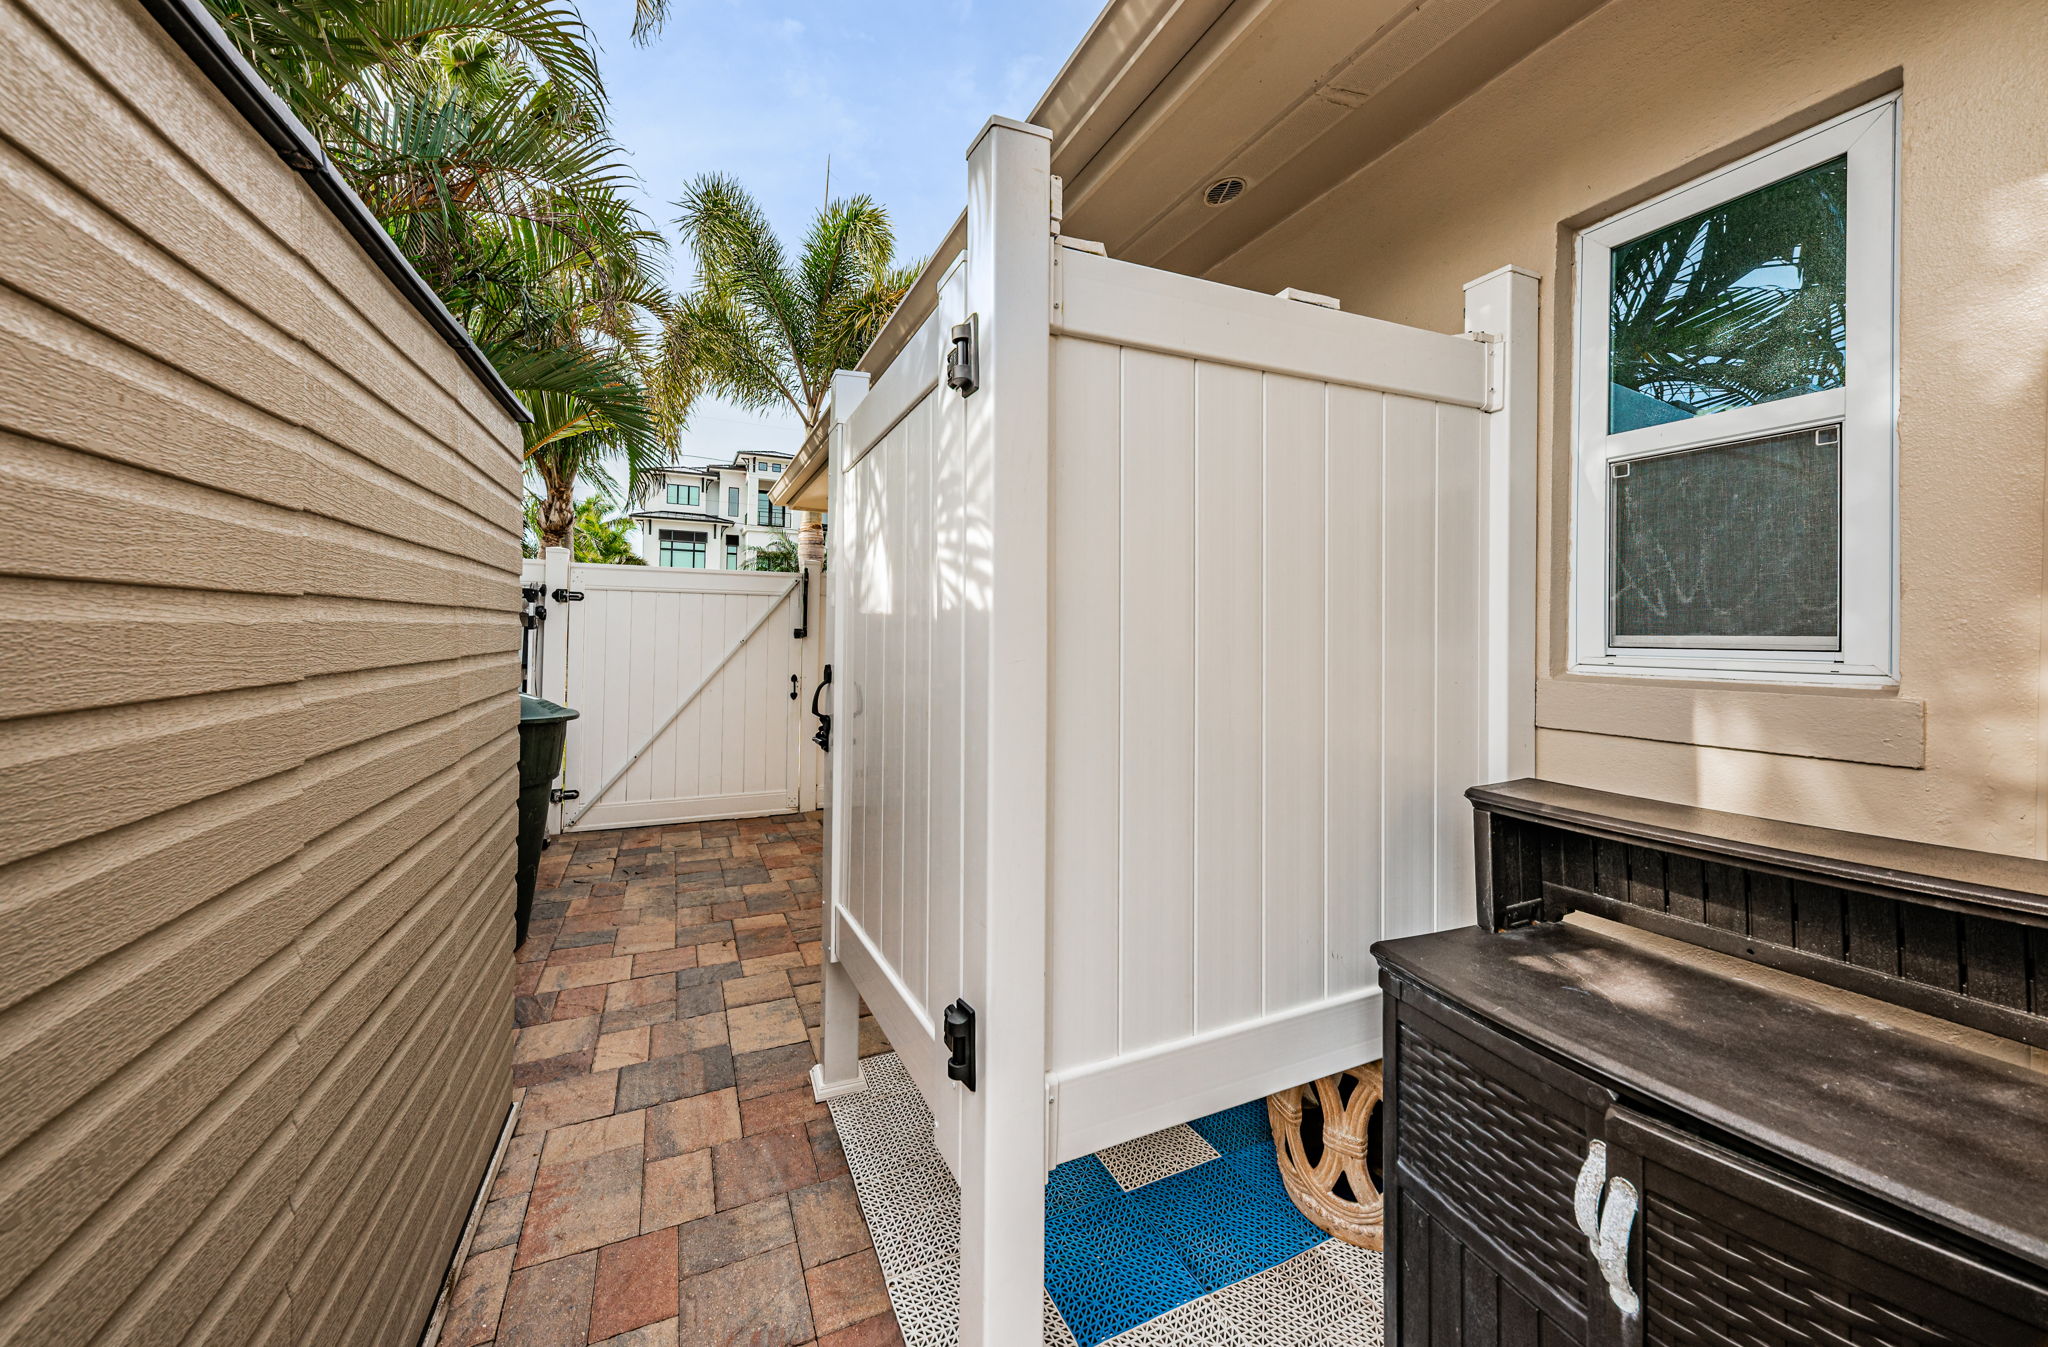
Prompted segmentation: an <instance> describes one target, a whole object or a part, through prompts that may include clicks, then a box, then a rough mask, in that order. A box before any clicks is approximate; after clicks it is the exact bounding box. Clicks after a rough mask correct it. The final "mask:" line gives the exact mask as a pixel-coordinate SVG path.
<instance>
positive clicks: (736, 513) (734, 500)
mask: <svg viewBox="0 0 2048 1347" xmlns="http://www.w3.org/2000/svg"><path fill="white" fill-rule="evenodd" d="M725 512H726V513H727V514H729V515H731V516H732V517H733V518H734V519H738V518H739V517H740V489H739V488H738V487H736V486H729V487H727V488H726V489H725Z"/></svg>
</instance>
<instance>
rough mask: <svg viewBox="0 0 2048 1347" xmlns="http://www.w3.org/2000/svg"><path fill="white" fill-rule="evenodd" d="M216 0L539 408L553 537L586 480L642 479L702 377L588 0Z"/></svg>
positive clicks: (629, 492) (538, 458)
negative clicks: (680, 366) (692, 369)
mask: <svg viewBox="0 0 2048 1347" xmlns="http://www.w3.org/2000/svg"><path fill="white" fill-rule="evenodd" d="M210 3H211V4H212V6H213V8H214V11H215V13H216V15H217V16H218V17H219V18H220V19H221V21H222V23H223V26H224V27H226V28H227V30H228V31H229V32H230V33H232V34H234V35H235V36H236V37H237V38H238V39H239V40H240V42H241V44H242V46H243V48H244V50H245V52H246V53H247V54H248V55H249V56H250V59H251V60H252V61H253V62H255V64H256V65H257V68H258V69H259V70H261V71H262V72H263V74H264V75H265V77H266V78H267V79H269V80H270V82H271V83H272V85H273V87H275V88H276V89H277V90H278V92H279V93H280V94H281V95H283V96H284V97H285V99H286V100H287V101H288V102H289V103H290V104H291V105H292V108H293V111H294V112H295V113H297V114H298V116H299V117H300V119H301V120H303V121H305V122H306V123H307V125H308V126H309V127H311V128H313V130H314V131H315V132H316V134H318V135H319V136H320V138H321V141H322V143H323V144H324V145H325V146H326V147H327V149H328V153H329V155H330V156H331V158H332V159H333V160H334V162H335V164H336V166H337V167H338V168H339V169H340V170H341V172H342V174H343V176H344V177H346V178H347V179H348V181H349V183H350V185H351V186H352V187H354V188H355V190H356V192H357V194H358V195H359V196H361V197H362V198H363V201H364V203H365V204H366V205H367V206H368V207H369V208H370V210H371V211H372V212H374V213H375V214H376V216H377V217H378V219H379V220H381V221H382V222H383V223H384V226H385V228H386V229H387V230H389V231H390V233H391V235H392V236H393V237H394V238H395V239H396V240H397V241H398V242H399V244H400V246H401V247H402V248H403V249H404V250H405V253H406V255H407V256H408V257H409V258H410V259H411V260H412V262H413V264H414V265H415V266H416V267H417V268H418V269H419V270H420V272H421V274H422V275H423V276H424V277H425V278H426V279H427V281H428V282H429V283H430V284H431V285H433V286H434V288H435V290H436V291H437V292H438V293H439V294H440V295H441V297H442V299H443V301H444V302H446V303H447V305H448V307H449V309H450V311H451V312H453V313H454V314H455V315H456V316H457V317H458V318H459V319H461V320H462V321H463V323H464V324H465V326H467V328H468V329H469V331H470V334H471V335H472V336H473V337H474V338H475V339H476V341H477V343H478V345H479V346H481V347H482V348H483V350H484V351H485V353H486V354H487V355H488V356H489V357H490V358H491V360H492V362H493V364H495V365H496V366H497V368H498V372H499V373H500V375H502V376H503V377H504V379H505V381H506V383H507V384H509V385H510V386H511V387H512V389H513V391H514V392H516V393H517V394H519V395H520V397H521V399H522V400H523V401H524V402H525V403H526V404H527V406H528V408H529V410H530V411H531V412H532V414H533V422H532V424H530V425H528V426H527V427H526V428H525V460H526V465H527V469H528V472H529V474H530V476H531V477H533V478H534V479H535V480H536V481H537V483H538V485H539V487H540V495H541V506H540V525H541V528H540V533H541V537H542V540H543V542H544V543H545V544H546V545H548V546H560V545H564V544H566V543H567V541H568V539H569V534H570V529H571V526H572V521H573V518H574V514H575V507H574V497H575V493H576V488H577V485H578V483H579V482H581V483H582V484H584V485H585V486H586V487H595V488H597V489H598V490H599V491H602V492H606V493H609V494H615V495H622V496H623V497H624V498H626V499H631V498H633V497H634V496H636V495H637V494H639V493H640V492H641V490H642V489H643V486H644V484H645V483H647V482H649V481H651V480H652V478H651V476H650V475H649V474H650V470H651V469H652V468H654V467H657V466H659V465H660V464H661V463H662V462H664V461H665V460H666V459H667V457H668V446H669V445H671V444H672V443H673V442H674V439H675V435H676V433H677V432H678V431H679V430H680V429H681V426H682V423H683V420H684V417H685V416H686V414H687V411H688V407H689V402H690V399H691V396H692V394H693V392H694V389H695V382H694V380H693V379H692V377H691V376H690V375H689V372H688V371H687V370H684V371H671V370H669V369H666V368H664V367H662V366H661V364H660V356H661V352H662V347H661V344H660V342H659V341H658V340H657V335H658V333H659V332H660V329H661V326H662V324H663V323H664V322H665V320H666V318H667V315H668V312H669V309H670V301H669V296H668V294H667V290H666V287H665V284H664V281H663V276H662V266H661V257H662V247H663V245H662V240H661V238H660V236H659V235H657V234H655V233H654V232H653V231H651V230H650V229H648V228H647V227H646V223H645V221H644V219H643V218H642V217H641V216H640V215H639V213H638V212H637V211H636V210H634V209H633V207H632V206H631V205H630V203H629V201H628V199H627V197H626V195H625V192H624V190H623V188H624V183H625V178H626V173H625V170H624V167H623V165H622V164H621V162H620V157H619V152H618V147H617V145H616V144H615V143H614V142H613V141H612V139H611V136H610V132H609V130H608V128H607V125H606V118H605V107H604V92H603V86H602V83H601V82H600V80H599V78H598V72H597V65H596V60H595V56H594V55H593V52H592V49H591V46H590V41H589V34H588V32H587V30H586V29H585V27H584V25H583V21H582V19H581V17H580V16H579V15H578V14H577V12H576V10H575V8H574V7H573V5H572V4H570V3H568V0H210ZM617 463H623V464H624V467H625V480H624V481H623V482H619V481H617V480H615V479H614V478H613V476H612V475H611V472H610V471H609V467H610V465H613V464H617Z"/></svg>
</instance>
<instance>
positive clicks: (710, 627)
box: [522, 548, 822, 832]
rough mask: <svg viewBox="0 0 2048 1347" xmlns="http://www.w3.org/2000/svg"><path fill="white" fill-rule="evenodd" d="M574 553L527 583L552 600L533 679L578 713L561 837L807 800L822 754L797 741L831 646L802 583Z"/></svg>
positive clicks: (530, 568) (534, 568) (796, 578)
mask: <svg viewBox="0 0 2048 1347" xmlns="http://www.w3.org/2000/svg"><path fill="white" fill-rule="evenodd" d="M568 557H569V553H568V550H567V549H566V548H553V549H550V552H549V555H548V556H547V558H546V559H545V560H540V561H529V562H527V563H526V568H525V572H524V575H523V577H522V581H523V583H524V584H526V585H529V586H534V585H538V586H540V587H541V588H542V589H543V591H544V593H543V595H542V597H541V603H542V604H543V605H544V606H545V607H546V609H547V616H546V619H545V620H544V621H542V622H541V623H540V626H539V629H538V632H537V635H538V637H539V639H538V640H537V641H530V642H529V651H530V653H529V662H530V667H529V670H528V674H529V676H528V680H527V686H528V687H529V688H531V689H536V690H539V691H540V695H542V696H544V697H547V698H549V699H550V700H553V701H558V702H561V703H562V704H564V705H566V706H570V707H573V708H575V710H576V711H577V712H578V713H579V714H578V716H577V718H576V719H575V720H572V721H570V722H569V732H568V747H567V752H566V756H565V761H564V765H563V771H562V776H561V778H560V779H559V780H558V781H557V782H556V787H557V788H558V791H559V792H560V793H561V794H562V795H563V796H564V798H563V799H562V800H560V801H559V802H558V803H557V804H556V806H555V808H554V810H553V812H552V815H551V825H550V831H555V832H563V831H567V832H582V831H591V830H595V829H603V828H625V827H639V826H647V825H652V824H663V823H687V822H694V821H698V820H703V819H725V818H745V817H749V816H758V815H763V814H782V813H790V812H793V811H795V810H797V809H800V808H809V807H811V805H812V804H813V803H814V799H815V790H814V789H813V788H811V783H812V782H814V781H815V777H816V772H817V763H816V761H815V759H816V756H817V755H816V754H815V752H813V751H811V750H809V749H808V747H807V746H805V745H803V744H801V743H800V740H801V739H802V736H803V733H804V731H803V725H804V721H805V715H804V712H805V710H806V709H807V707H808V705H809V703H808V698H809V697H810V695H811V692H812V691H813V683H814V681H815V671H814V668H813V666H814V664H815V657H816V654H817V652H818V649H819V648H820V646H821V641H820V639H819V637H818V636H817V634H816V632H817V624H816V623H807V618H809V617H810V616H811V615H810V614H808V613H807V612H806V609H807V607H808V604H807V603H806V598H807V587H806V583H805V578H804V577H803V576H802V575H800V574H799V575H791V574H784V573H778V572H756V571H714V570H689V569H684V568H681V567H673V568H672V567H663V566H616V565H599V564H592V563H585V562H573V561H570V560H569V559H568ZM813 583H815V582H813ZM558 595H563V596H566V595H576V596H580V597H574V598H569V597H558ZM820 616H822V615H821V614H820ZM800 632H801V633H802V634H801V635H799V633H800ZM571 792H573V794H571Z"/></svg>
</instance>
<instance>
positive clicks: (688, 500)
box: [668, 482, 698, 505]
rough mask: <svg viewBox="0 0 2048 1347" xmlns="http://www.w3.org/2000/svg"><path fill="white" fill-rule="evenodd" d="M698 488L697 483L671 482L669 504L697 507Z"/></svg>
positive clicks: (669, 485)
mask: <svg viewBox="0 0 2048 1347" xmlns="http://www.w3.org/2000/svg"><path fill="white" fill-rule="evenodd" d="M697 491H698V487H697V484H696V483H695V482H670V483H669V484H668V503H669V504H671V505H695V504H696V503H697Z"/></svg>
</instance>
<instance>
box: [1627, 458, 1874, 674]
mask: <svg viewBox="0 0 2048 1347" xmlns="http://www.w3.org/2000/svg"><path fill="white" fill-rule="evenodd" d="M1608 488H1609V492H1610V500H1609V507H1610V509H1609V519H1610V521H1611V525H1610V526H1611V528H1612V530H1613V535H1612V546H1611V548H1610V550H1609V557H1610V565H1611V568H1612V569H1611V575H1610V586H1611V587H1610V590H1609V593H1610V594H1612V596H1613V599H1612V611H1611V618H1612V622H1611V627H1610V639H1611V641H1612V643H1613V644H1614V645H1617V646H1701V645H1707V646H1725V647H1729V648H1736V649H1743V648H1746V649H1789V650H1835V649H1839V648H1840V645H1841V615H1840V609H1841V599H1840V594H1841V550H1842V549H1841V532H1842V530H1841V501H1842V488H1841V429H1840V427H1837V426H1829V427H1825V428H1823V429H1821V430H1818V431H1813V430H1806V431H1800V432H1798V433H1796V434H1790V435H1774V436H1770V437H1768V438H1766V439H1758V440H1749V441H1746V442H1743V443H1740V444H1725V445H1718V446H1715V447H1713V448H1710V449H1693V450H1688V451H1686V452H1684V453H1676V454H1664V455H1661V456H1659V457H1655V458H1638V459H1628V460H1622V461H1618V462H1614V463H1611V464H1610V465H1609V467H1608Z"/></svg>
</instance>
